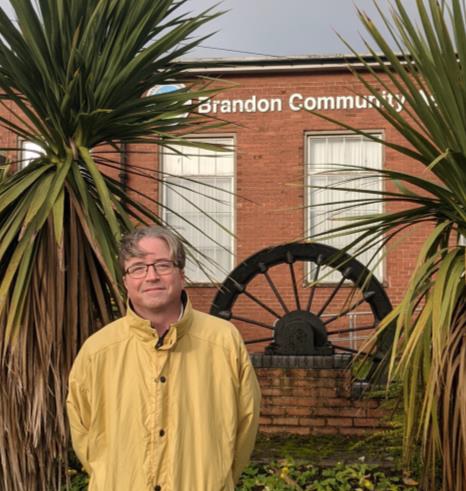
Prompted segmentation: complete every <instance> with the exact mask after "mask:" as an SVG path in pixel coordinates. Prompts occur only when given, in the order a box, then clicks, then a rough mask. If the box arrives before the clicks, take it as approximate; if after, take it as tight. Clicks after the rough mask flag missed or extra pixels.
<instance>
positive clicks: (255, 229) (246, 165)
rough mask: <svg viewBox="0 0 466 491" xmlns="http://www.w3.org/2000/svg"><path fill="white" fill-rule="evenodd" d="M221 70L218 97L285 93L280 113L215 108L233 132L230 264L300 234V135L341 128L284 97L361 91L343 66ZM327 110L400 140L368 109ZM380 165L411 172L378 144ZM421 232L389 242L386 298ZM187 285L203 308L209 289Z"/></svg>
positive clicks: (400, 283) (398, 283)
mask: <svg viewBox="0 0 466 491" xmlns="http://www.w3.org/2000/svg"><path fill="white" fill-rule="evenodd" d="M225 78H227V79H228V81H230V82H233V83H234V84H235V86H234V87H233V88H231V89H228V90H227V91H225V92H222V93H221V95H220V96H219V98H220V99H225V98H228V99H235V98H236V99H247V98H248V97H251V96H252V95H253V94H256V95H257V97H262V98H273V97H280V98H282V100H283V101H284V104H283V111H282V112H280V113H279V112H269V113H259V112H256V113H236V114H230V115H228V114H218V116H220V117H222V118H223V119H225V120H227V121H231V122H232V123H233V124H232V125H231V126H228V127H227V128H224V129H222V134H226V135H232V136H234V137H235V140H236V144H237V153H236V192H237V199H236V201H237V203H236V208H235V220H236V224H235V233H236V236H237V241H236V245H235V248H236V250H235V264H239V263H240V262H241V261H243V260H244V259H245V258H247V257H248V256H250V255H251V254H253V253H255V252H257V251H259V250H260V249H262V248H264V247H267V246H271V245H275V244H280V243H284V242H291V241H295V240H299V239H302V238H303V237H304V217H305V210H304V208H303V207H304V205H305V190H304V186H303V182H304V161H305V148H304V147H305V145H304V144H305V135H306V133H307V132H311V131H312V132H314V131H335V130H340V131H341V129H340V128H338V127H337V126H336V125H334V124H332V123H329V122H326V121H324V120H322V119H320V118H318V117H316V116H314V115H311V114H310V113H308V112H306V111H300V112H292V111H290V110H289V109H288V108H287V105H286V100H287V98H288V97H289V96H290V94H292V93H294V92H300V93H303V94H306V95H311V96H315V97H318V96H322V95H345V94H348V95H349V94H353V93H354V92H356V93H358V92H359V93H367V91H365V90H364V89H363V88H362V86H361V85H360V84H359V83H358V82H357V81H355V79H354V77H353V76H352V75H351V74H349V73H346V72H342V71H341V72H333V73H292V74H248V75H232V74H228V75H226V76H225ZM219 84H221V81H220V82H219ZM327 114H330V115H331V116H332V117H335V118H339V119H341V120H343V121H345V122H347V123H349V124H352V125H354V126H356V127H358V128H360V129H363V130H381V131H383V133H384V137H385V139H386V140H390V141H392V142H396V143H400V142H401V141H402V140H401V138H400V136H399V135H398V134H397V133H396V132H395V131H394V130H393V129H392V128H390V127H388V125H387V124H386V123H385V121H384V120H383V119H382V118H381V116H380V115H379V114H378V113H377V112H376V111H375V110H374V109H368V110H339V111H336V110H335V111H332V112H331V113H327ZM218 132H219V130H216V133H217V134H218ZM384 165H385V166H386V167H388V168H393V169H399V170H402V171H410V172H412V171H413V170H414V168H415V167H416V166H418V164H416V163H414V162H412V161H410V160H409V159H407V158H406V157H404V156H401V155H399V154H397V153H396V152H395V151H393V150H391V149H388V148H386V149H385V150H384ZM419 171H420V167H419V168H418V169H417V172H419ZM388 187H389V188H390V186H388ZM396 207H397V205H390V207H389V208H388V209H393V210H395V209H396ZM424 236H425V231H424V230H422V229H421V228H419V227H418V228H416V229H414V230H413V231H412V232H410V233H409V241H405V242H404V243H403V244H402V246H400V245H398V246H397V247H396V248H395V247H394V248H389V249H388V255H387V258H386V266H385V275H384V278H383V281H384V285H385V286H386V287H387V290H388V294H389V296H390V298H391V300H392V302H393V303H397V302H398V301H399V300H400V299H401V297H402V295H403V291H404V288H405V285H406V282H407V279H408V277H409V275H410V272H411V271H412V268H413V266H414V264H415V260H416V255H417V251H418V250H419V245H420V243H421V241H422V237H424ZM401 251H402V252H401ZM190 293H191V296H192V298H193V301H194V304H195V306H196V307H198V308H200V309H203V310H208V309H209V308H210V304H211V301H212V298H213V296H214V295H215V293H216V289H215V287H211V288H209V287H207V288H206V287H204V288H192V289H191V291H190Z"/></svg>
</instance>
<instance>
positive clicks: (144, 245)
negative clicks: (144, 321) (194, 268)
mask: <svg viewBox="0 0 466 491" xmlns="http://www.w3.org/2000/svg"><path fill="white" fill-rule="evenodd" d="M138 249H139V250H140V251H141V253H143V254H144V256H141V257H132V258H130V259H128V260H127V261H126V262H125V271H126V270H127V269H128V267H130V266H134V265H136V264H150V263H154V262H156V261H161V260H165V261H167V260H173V258H172V257H170V251H169V248H168V245H167V243H166V242H165V241H164V240H163V239H158V238H155V237H144V238H142V239H141V240H140V241H139V243H138ZM124 283H125V287H126V290H127V292H128V297H129V299H130V300H131V304H132V306H133V308H134V310H135V311H136V312H137V313H138V314H139V315H140V316H141V317H144V318H147V317H148V314H156V313H163V312H169V311H176V310H177V309H179V307H180V302H181V300H180V298H181V292H182V290H183V288H184V274H183V271H181V270H180V269H179V268H174V270H173V272H171V273H169V274H166V275H159V274H158V273H156V272H155V271H154V268H153V267H149V269H148V270H147V275H146V276H145V277H144V278H131V277H130V276H129V275H125V276H124Z"/></svg>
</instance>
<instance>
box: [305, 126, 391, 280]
mask: <svg viewBox="0 0 466 491" xmlns="http://www.w3.org/2000/svg"><path fill="white" fill-rule="evenodd" d="M364 132H365V133H367V134H370V135H374V136H377V137H379V138H380V140H383V139H384V136H385V135H384V131H383V130H380V129H378V130H364ZM334 137H355V138H358V137H359V138H364V137H362V135H359V134H358V133H354V132H350V131H309V132H306V133H305V134H304V148H305V152H304V157H305V161H304V188H305V193H304V194H305V200H304V201H305V213H304V231H305V237H306V238H308V240H313V239H312V223H311V222H312V218H311V216H312V215H311V213H312V210H311V204H312V200H311V193H312V192H319V191H320V190H319V189H314V190H313V189H312V188H311V184H312V176H313V175H314V176H315V175H317V174H319V175H320V176H325V175H329V174H330V169H329V170H328V171H327V172H310V166H311V161H310V159H311V156H310V145H311V140H312V139H313V138H316V139H317V138H330V139H331V138H334ZM384 163H385V149H384V146H383V143H380V167H379V168H380V169H383V167H384ZM345 164H350V165H351V162H345ZM356 164H358V163H356ZM323 165H325V164H323ZM363 165H364V164H363ZM364 174H368V175H369V173H368V172H367V171H361V172H360V173H358V175H359V176H363V175H364ZM333 175H334V174H333ZM345 176H348V177H351V178H352V177H355V173H354V172H351V174H349V173H348V174H345V173H342V180H344V178H345ZM361 182H363V181H361ZM378 185H379V189H380V190H383V186H384V183H383V179H382V178H380V180H379V183H378ZM344 186H345V184H343V187H344ZM367 197H368V198H369V197H370V195H367ZM377 211H380V212H382V211H383V206H382V204H380V206H379V208H378V210H377ZM321 213H323V212H321ZM349 215H351V212H350V213H349ZM336 226H338V223H335V224H334V227H336ZM334 227H333V226H328V227H327V230H330V229H331V228H334ZM316 240H317V242H321V243H324V244H327V245H330V246H333V247H337V248H339V246H338V245H336V244H335V242H334V240H332V239H326V240H324V239H323V238H320V237H318V238H317V239H316ZM377 247H380V244H378V245H377ZM350 254H351V251H350ZM357 259H358V260H359V261H361V262H362V263H363V264H364V266H366V267H368V268H369V269H370V270H372V271H373V273H374V275H375V276H376V277H377V279H378V280H379V281H381V282H383V280H384V277H385V271H386V267H385V256H384V250H383V249H382V250H379V251H378V253H377V259H376V262H377V264H375V263H374V262H371V264H370V265H367V264H365V260H364V256H358V257H357ZM327 273H328V271H327V272H325V271H324V268H322V272H321V279H320V282H321V283H323V284H332V283H335V282H337V281H339V280H340V278H341V275H340V274H339V273H336V272H335V273H330V274H328V275H327ZM305 277H306V278H310V277H311V270H310V268H308V269H307V270H306V271H305Z"/></svg>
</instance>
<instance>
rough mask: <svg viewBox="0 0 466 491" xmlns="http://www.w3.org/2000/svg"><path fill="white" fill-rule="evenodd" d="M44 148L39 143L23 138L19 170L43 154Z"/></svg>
mask: <svg viewBox="0 0 466 491" xmlns="http://www.w3.org/2000/svg"><path fill="white" fill-rule="evenodd" d="M43 153H44V150H43V149H42V147H41V146H39V145H37V143H33V142H31V141H27V140H21V151H20V156H19V161H18V170H21V169H24V168H25V167H27V166H28V165H29V164H30V163H31V162H32V161H33V160H34V159H36V158H37V157H39V155H41V154H43Z"/></svg>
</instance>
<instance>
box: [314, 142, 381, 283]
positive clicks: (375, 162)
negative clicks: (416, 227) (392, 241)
mask: <svg viewBox="0 0 466 491" xmlns="http://www.w3.org/2000/svg"><path fill="white" fill-rule="evenodd" d="M336 164H337V165H336ZM338 164H350V165H360V166H364V167H370V168H374V169H380V168H382V145H381V144H380V143H378V142H374V141H372V140H370V139H368V138H365V137H363V136H360V135H325V136H323V135H319V136H309V137H308V162H307V165H306V169H307V183H308V185H310V186H320V187H323V188H324V189H313V188H311V187H310V188H308V192H309V203H310V205H311V206H310V207H309V208H308V213H307V214H308V217H307V221H308V235H309V236H310V237H314V236H316V235H317V234H319V233H323V232H326V231H329V230H331V229H332V228H335V227H338V226H340V225H344V224H346V223H348V221H347V220H348V217H355V216H362V215H366V214H369V213H379V212H381V211H382V207H381V204H380V203H361V202H359V203H361V204H360V206H357V207H356V208H354V207H351V205H349V204H344V203H342V202H343V201H350V200H366V199H371V198H373V196H372V195H368V194H366V193H363V192H361V190H363V189H368V190H377V191H381V189H382V180H381V179H380V178H379V177H378V176H377V177H369V176H370V171H369V172H368V171H367V170H364V169H361V172H356V173H354V172H348V171H345V169H340V168H339V167H338ZM328 186H332V187H336V188H337V189H325V188H326V187H328ZM338 188H341V189H338ZM357 235H358V234H357V233H356V234H350V235H342V236H339V237H333V238H331V239H325V240H324V239H322V238H320V237H318V238H317V240H318V241H319V242H324V243H327V244H329V245H331V246H333V247H336V248H338V249H341V248H343V247H345V246H346V245H348V244H349V243H350V242H352V241H353V240H354V239H355V238H356V237H357ZM376 249H377V246H375V247H373V248H371V249H370V250H368V251H366V252H365V253H363V254H361V255H360V256H358V259H359V261H361V262H362V263H363V264H365V265H368V264H369V261H370V260H371V258H372V257H373V256H374V254H375V253H376ZM377 257H378V259H380V257H381V255H380V253H378V254H377ZM370 267H371V268H372V267H373V263H371V265H370ZM325 273H329V271H326V272H325ZM375 274H376V276H378V277H379V278H381V276H382V264H381V263H379V265H378V266H377V268H376V269H375ZM323 275H324V272H323V273H322V276H323ZM340 278H341V276H340V274H339V273H332V274H330V275H329V276H326V278H325V280H326V281H329V282H337V281H339V280H340Z"/></svg>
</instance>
